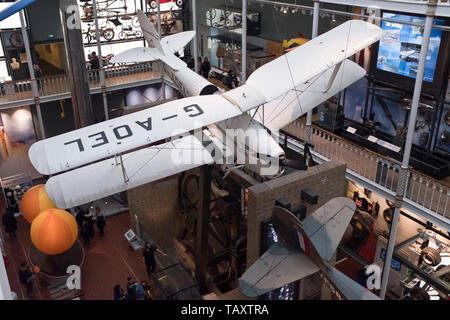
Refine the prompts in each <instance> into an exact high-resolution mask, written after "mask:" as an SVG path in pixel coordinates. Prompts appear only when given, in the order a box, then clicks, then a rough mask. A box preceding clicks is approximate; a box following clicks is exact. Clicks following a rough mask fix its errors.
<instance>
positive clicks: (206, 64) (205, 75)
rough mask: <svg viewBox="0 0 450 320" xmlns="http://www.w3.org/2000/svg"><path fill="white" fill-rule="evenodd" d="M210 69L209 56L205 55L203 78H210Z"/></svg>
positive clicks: (201, 70) (201, 68) (202, 65)
mask: <svg viewBox="0 0 450 320" xmlns="http://www.w3.org/2000/svg"><path fill="white" fill-rule="evenodd" d="M210 70H211V64H210V63H209V61H208V58H207V57H205V58H204V59H203V63H202V64H201V67H200V74H201V75H202V76H203V78H205V79H208V77H209V71H210Z"/></svg>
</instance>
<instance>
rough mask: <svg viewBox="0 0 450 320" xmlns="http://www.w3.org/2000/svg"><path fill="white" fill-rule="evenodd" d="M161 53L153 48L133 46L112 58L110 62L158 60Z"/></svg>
mask: <svg viewBox="0 0 450 320" xmlns="http://www.w3.org/2000/svg"><path fill="white" fill-rule="evenodd" d="M159 57H160V55H159V53H158V52H156V51H155V50H154V49H152V48H147V47H142V48H132V49H128V50H125V51H124V52H121V53H119V54H117V55H115V56H114V57H112V58H111V60H110V63H142V62H149V61H155V60H158V59H159Z"/></svg>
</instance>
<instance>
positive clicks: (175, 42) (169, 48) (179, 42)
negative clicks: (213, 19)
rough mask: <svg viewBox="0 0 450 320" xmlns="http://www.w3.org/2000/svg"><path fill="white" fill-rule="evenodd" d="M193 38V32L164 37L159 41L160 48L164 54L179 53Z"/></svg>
mask: <svg viewBox="0 0 450 320" xmlns="http://www.w3.org/2000/svg"><path fill="white" fill-rule="evenodd" d="M194 36H195V31H184V32H179V33H175V34H172V35H170V36H167V37H164V38H163V39H162V40H161V46H162V47H163V49H164V52H166V54H167V53H172V54H174V53H175V52H178V51H180V50H181V49H183V48H184V47H185V46H186V45H187V44H188V43H189V42H191V40H192V39H193V38H194Z"/></svg>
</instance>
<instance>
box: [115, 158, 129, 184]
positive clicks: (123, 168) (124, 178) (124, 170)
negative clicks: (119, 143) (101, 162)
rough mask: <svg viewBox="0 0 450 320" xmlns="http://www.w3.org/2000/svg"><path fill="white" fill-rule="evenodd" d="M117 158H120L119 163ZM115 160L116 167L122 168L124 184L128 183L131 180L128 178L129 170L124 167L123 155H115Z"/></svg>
mask: <svg viewBox="0 0 450 320" xmlns="http://www.w3.org/2000/svg"><path fill="white" fill-rule="evenodd" d="M117 158H119V162H118V161H117ZM114 160H115V161H116V166H118V165H119V164H120V166H121V167H122V175H123V182H124V183H128V182H129V181H130V178H129V177H128V174H127V170H126V169H125V166H124V165H123V158H122V154H121V153H119V154H118V155H115V156H114Z"/></svg>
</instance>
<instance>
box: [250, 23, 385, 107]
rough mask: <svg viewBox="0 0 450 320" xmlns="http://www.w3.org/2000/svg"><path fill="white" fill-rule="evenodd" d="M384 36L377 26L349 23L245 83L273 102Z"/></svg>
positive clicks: (267, 64) (289, 53)
mask: <svg viewBox="0 0 450 320" xmlns="http://www.w3.org/2000/svg"><path fill="white" fill-rule="evenodd" d="M384 34H385V31H383V30H382V29H381V28H379V27H377V26H376V25H374V24H370V23H367V22H364V21H362V20H350V21H347V22H345V23H343V24H341V25H339V26H337V27H336V28H333V29H332V30H330V31H328V32H326V33H324V34H321V35H320V36H318V37H316V38H314V39H312V40H310V41H308V42H307V43H305V44H304V45H302V46H300V47H298V48H296V49H295V50H292V51H291V52H288V53H286V54H285V55H283V56H281V57H279V58H277V59H275V60H273V61H271V62H269V63H266V64H265V65H263V66H262V67H260V68H259V69H257V70H256V71H254V72H253V73H252V74H251V75H250V77H249V78H248V80H247V82H246V83H247V84H248V85H251V86H253V87H255V88H258V89H259V90H260V91H261V92H262V93H263V94H264V96H265V100H266V101H272V100H274V99H276V98H278V97H279V96H280V95H281V94H283V93H285V92H287V91H289V90H291V89H293V88H296V87H297V86H299V85H301V84H302V83H304V82H306V81H309V80H311V79H313V78H314V77H316V76H317V75H320V74H321V73H322V72H324V71H326V70H328V69H330V68H332V67H334V66H336V65H337V64H339V63H340V62H342V61H344V60H345V59H347V58H349V57H351V56H352V55H354V54H355V53H357V52H359V51H360V50H362V49H364V48H365V47H367V46H369V45H371V44H372V43H374V42H376V41H378V40H379V39H381V38H382V37H383V35H384ZM305 112H306V111H305Z"/></svg>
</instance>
